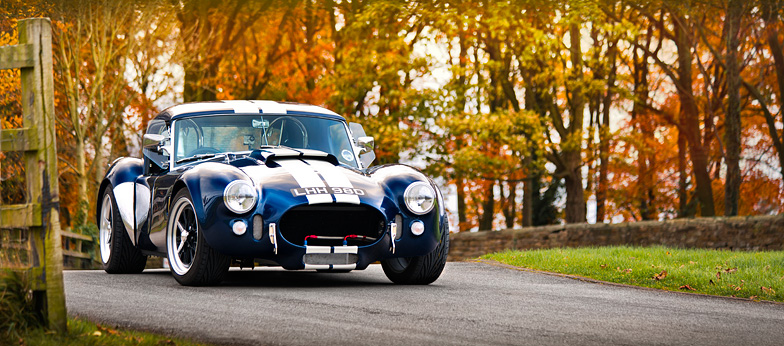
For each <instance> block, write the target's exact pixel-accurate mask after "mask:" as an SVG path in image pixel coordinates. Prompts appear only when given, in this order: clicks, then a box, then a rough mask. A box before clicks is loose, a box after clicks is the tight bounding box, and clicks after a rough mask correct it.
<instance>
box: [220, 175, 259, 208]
mask: <svg viewBox="0 0 784 346" xmlns="http://www.w3.org/2000/svg"><path fill="white" fill-rule="evenodd" d="M223 203H225V204H226V208H229V210H231V211H233V212H235V213H237V214H242V213H245V212H247V211H248V210H250V209H251V208H253V206H254V205H256V189H254V188H253V186H252V185H251V184H250V183H248V182H247V181H244V180H235V181H232V182H231V183H229V185H228V186H226V190H223Z"/></svg>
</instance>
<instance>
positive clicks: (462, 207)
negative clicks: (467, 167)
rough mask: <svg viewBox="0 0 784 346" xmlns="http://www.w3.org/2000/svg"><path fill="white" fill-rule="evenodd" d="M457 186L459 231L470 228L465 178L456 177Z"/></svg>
mask: <svg viewBox="0 0 784 346" xmlns="http://www.w3.org/2000/svg"><path fill="white" fill-rule="evenodd" d="M455 185H456V187H457V220H458V225H457V227H458V232H462V231H465V230H468V219H467V218H466V202H465V198H466V196H465V183H464V182H463V178H461V177H457V179H455Z"/></svg>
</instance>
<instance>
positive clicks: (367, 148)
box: [357, 136, 376, 156]
mask: <svg viewBox="0 0 784 346" xmlns="http://www.w3.org/2000/svg"><path fill="white" fill-rule="evenodd" d="M357 145H358V146H359V155H360V156H361V155H363V154H366V153H372V152H373V148H374V147H375V146H376V141H375V139H373V137H367V136H366V137H359V138H357Z"/></svg>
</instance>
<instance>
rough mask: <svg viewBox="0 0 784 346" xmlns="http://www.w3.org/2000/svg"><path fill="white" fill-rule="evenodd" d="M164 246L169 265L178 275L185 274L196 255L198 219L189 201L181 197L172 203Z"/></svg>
mask: <svg viewBox="0 0 784 346" xmlns="http://www.w3.org/2000/svg"><path fill="white" fill-rule="evenodd" d="M169 228H170V229H169V230H168V239H167V241H166V247H167V252H168V257H169V265H170V266H171V268H172V269H173V270H174V272H175V273H177V274H178V275H185V274H186V273H187V272H188V270H189V269H190V267H191V264H192V263H193V260H194V258H195V256H196V246H197V243H198V221H196V214H195V213H194V212H193V205H192V204H191V202H190V201H189V200H188V199H186V198H182V199H180V200H179V201H177V203H176V204H175V205H174V212H173V213H172V219H171V222H170V226H169Z"/></svg>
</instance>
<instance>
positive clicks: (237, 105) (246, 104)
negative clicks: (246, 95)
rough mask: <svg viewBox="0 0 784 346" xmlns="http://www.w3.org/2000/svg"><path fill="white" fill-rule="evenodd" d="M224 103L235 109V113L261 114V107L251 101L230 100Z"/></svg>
mask: <svg viewBox="0 0 784 346" xmlns="http://www.w3.org/2000/svg"><path fill="white" fill-rule="evenodd" d="M223 102H224V103H227V104H229V106H231V107H232V108H234V113H260V112H259V107H258V106H257V105H255V104H253V103H252V102H250V101H241V100H228V101H223Z"/></svg>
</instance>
